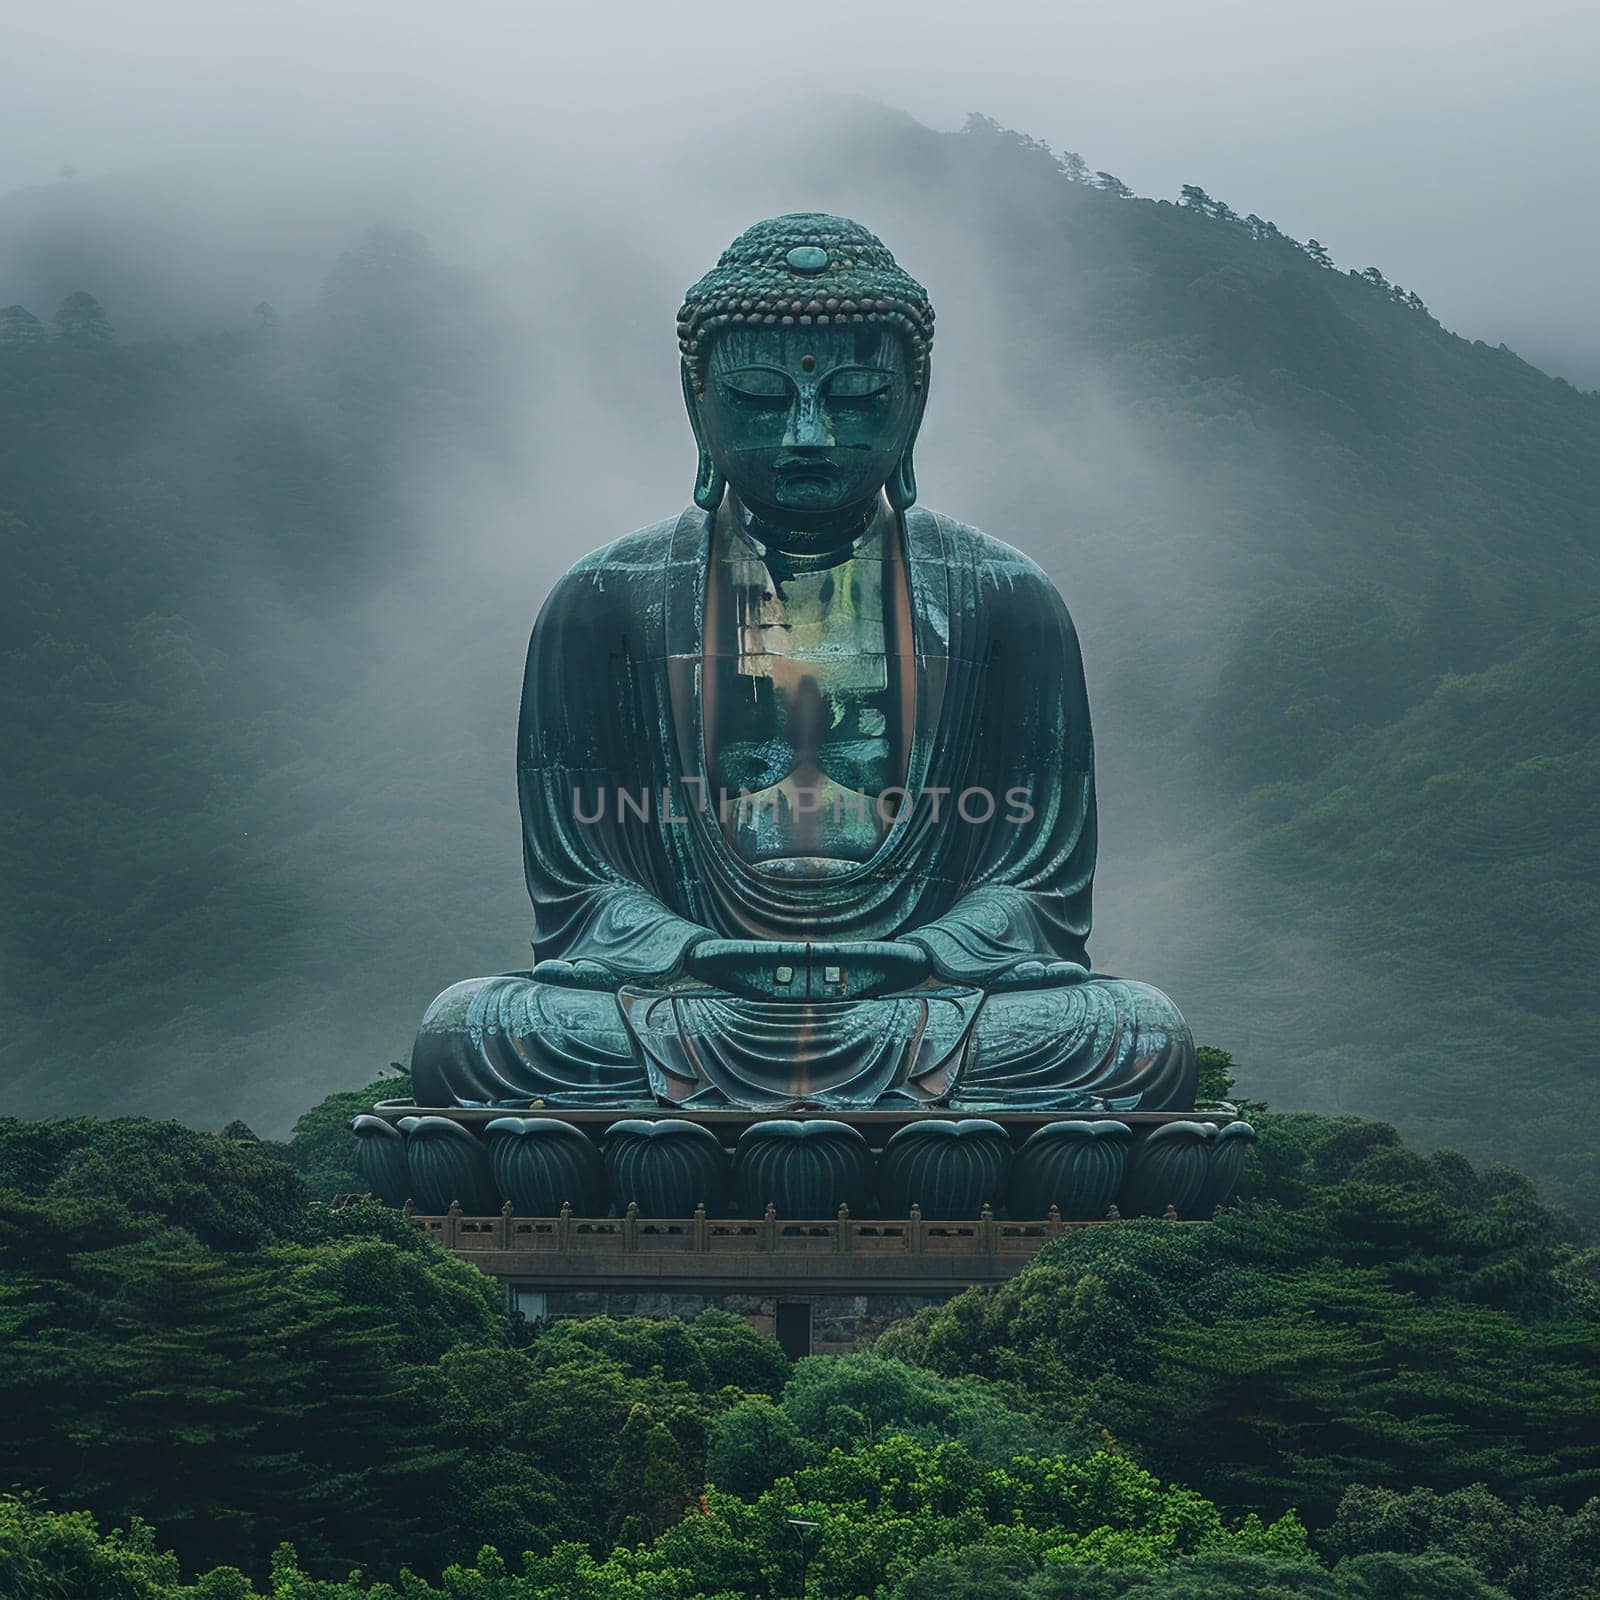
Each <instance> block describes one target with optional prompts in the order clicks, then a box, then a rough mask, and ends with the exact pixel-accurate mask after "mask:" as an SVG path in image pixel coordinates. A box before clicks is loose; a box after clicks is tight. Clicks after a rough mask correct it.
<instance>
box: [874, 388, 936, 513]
mask: <svg viewBox="0 0 1600 1600" xmlns="http://www.w3.org/2000/svg"><path fill="white" fill-rule="evenodd" d="M929 371H930V368H929V363H928V360H927V358H926V357H924V358H923V362H922V387H921V388H920V389H919V390H918V391H917V409H916V412H915V414H914V415H913V416H912V418H911V433H910V436H909V437H908V438H907V439H906V447H905V449H904V450H903V451H901V453H900V459H899V460H898V461H897V462H896V463H895V468H894V471H893V472H891V473H890V474H889V481H888V482H887V483H886V484H885V485H884V486H883V492H884V493H885V494H886V495H887V496H888V497H889V504H890V505H891V506H893V507H894V509H895V510H896V511H909V510H910V509H911V508H912V506H914V505H915V504H916V503H917V473H916V468H915V466H914V465H913V464H912V460H911V452H912V451H913V450H914V449H915V448H916V443H917V435H918V433H920V432H921V431H922V414H923V412H924V411H926V410H927V409H928V378H929Z"/></svg>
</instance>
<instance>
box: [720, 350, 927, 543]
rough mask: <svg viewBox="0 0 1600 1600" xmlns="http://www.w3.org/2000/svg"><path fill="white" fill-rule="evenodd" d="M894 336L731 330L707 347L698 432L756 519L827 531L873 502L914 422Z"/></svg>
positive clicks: (916, 401)
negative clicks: (830, 525)
mask: <svg viewBox="0 0 1600 1600" xmlns="http://www.w3.org/2000/svg"><path fill="white" fill-rule="evenodd" d="M920 401H921V394H920V392H919V391H917V390H916V389H914V388H913V387H912V384H911V376H910V370H909V366H908V363H907V353H906V348H905V345H904V343H903V342H902V340H901V339H900V337H899V335H898V334H896V333H895V332H894V331H893V330H892V329H886V328H881V327H875V326H873V325H871V324H861V325H859V326H846V327H840V328H832V327H830V328H802V327H798V326H797V327H790V328H784V327H773V328H748V329H745V328H734V329H729V330H728V331H727V332H725V333H722V334H720V335H719V336H718V337H717V339H716V341H715V342H714V344H713V345H712V347H711V352H710V360H709V366H708V371H707V374H706V387H705V392H704V395H703V396H701V397H700V400H699V411H700V428H701V432H702V435H703V438H704V442H705V446H706V448H707V449H708V450H709V451H710V453H711V458H712V460H713V461H714V462H715V463H716V466H717V469H718V471H720V472H721V473H722V475H723V476H724V477H725V478H726V479H727V480H728V482H729V484H730V485H731V486H732V488H733V490H734V492H735V493H736V494H737V495H738V496H739V498H740V499H741V500H742V501H743V502H744V503H745V504H746V505H747V506H748V507H749V508H750V509H751V510H752V511H754V512H755V513H756V514H757V515H758V516H762V517H764V518H767V519H770V520H774V521H777V522H780V523H787V524H790V525H792V526H798V527H808V526H809V527H824V526H826V525H827V523H828V522H829V521H830V520H831V519H832V518H835V517H837V516H839V515H840V514H841V513H846V514H848V513H850V512H852V511H854V510H857V509H859V508H860V507H861V506H863V505H865V504H868V503H870V502H871V501H872V500H873V499H874V498H875V497H876V496H877V494H878V491H879V490H880V489H882V488H883V486H884V484H885V482H887V480H888V478H889V475H890V474H891V473H892V472H893V471H894V469H895V466H896V465H897V463H898V462H899V460H900V458H901V456H902V455H904V454H905V452H906V450H907V449H908V448H909V447H910V445H911V442H912V440H913V438H914V436H915V434H916V430H917V424H918V422H919V421H920V420H921V405H920Z"/></svg>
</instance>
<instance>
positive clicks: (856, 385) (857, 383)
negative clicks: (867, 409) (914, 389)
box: [827, 367, 894, 400]
mask: <svg viewBox="0 0 1600 1600" xmlns="http://www.w3.org/2000/svg"><path fill="white" fill-rule="evenodd" d="M893 388H894V374H893V373H892V372H884V371H882V370H881V369H879V368H874V367H846V368H845V369H844V371H842V372H836V373H834V374H833V375H832V376H831V377H830V378H829V379H828V384H827V393H828V398H829V399H830V400H871V399H874V398H876V397H877V396H878V395H885V394H888V393H889V391H890V390H891V389H893Z"/></svg>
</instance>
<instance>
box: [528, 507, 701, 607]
mask: <svg viewBox="0 0 1600 1600" xmlns="http://www.w3.org/2000/svg"><path fill="white" fill-rule="evenodd" d="M683 521H684V514H680V515H678V516H676V517H666V518H663V520H662V521H660V522H652V523H651V524H650V525H649V526H648V527H645V528H635V529H634V531H633V532H632V533H625V534H623V536H622V537H621V538H620V539H613V540H612V541H611V543H610V544H603V545H601V546H600V548H599V549H598V550H591V551H590V552H589V553H588V555H586V556H582V557H580V558H579V559H578V560H577V561H575V562H573V564H572V565H571V566H570V567H568V568H567V570H566V571H565V572H564V573H562V575H561V576H560V577H559V578H558V579H556V581H555V583H554V584H553V585H552V587H551V589H550V593H549V595H548V596H547V597H546V599H545V602H544V605H543V607H542V608H541V610H540V612H539V625H540V626H541V627H545V628H549V627H551V626H554V625H555V624H557V623H558V622H559V623H562V624H572V623H576V624H578V625H585V624H587V623H589V622H592V621H595V620H598V619H600V618H602V617H605V616H607V615H608V614H614V615H616V616H618V617H622V616H625V615H627V613H628V612H629V609H630V606H631V603H632V601H633V598H634V597H635V595H636V594H637V593H638V591H639V590H640V588H641V587H644V586H647V585H648V584H649V583H650V581H651V580H652V579H655V580H657V581H659V579H660V578H661V577H662V575H663V574H664V573H665V571H666V568H667V565H668V563H669V561H670V559H671V555H672V548H673V542H674V538H675V536H676V534H677V531H678V529H679V526H680V524H681V523H682V522H683Z"/></svg>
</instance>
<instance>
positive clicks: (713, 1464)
mask: <svg viewBox="0 0 1600 1600" xmlns="http://www.w3.org/2000/svg"><path fill="white" fill-rule="evenodd" d="M344 1109H345V1108H343V1107H341V1106H340V1105H338V1104H337V1103H334V1104H330V1105H327V1106H322V1107H318V1108H316V1110H315V1111H314V1112H313V1113H310V1114H308V1116H307V1117H306V1118H304V1119H303V1120H302V1123H301V1126H300V1129H299V1131H297V1134H296V1137H295V1139H294V1140H293V1141H292V1142H291V1143H290V1144H288V1145H287V1146H282V1145H274V1144H270V1143H263V1142H261V1141H259V1140H256V1139H255V1138H254V1137H253V1135H251V1134H250V1133H249V1131H248V1130H247V1129H244V1128H243V1127H237V1128H235V1129H234V1130H232V1132H231V1133H230V1134H229V1135H227V1136H222V1135H216V1134H200V1133H195V1132H194V1131H192V1130H190V1129H186V1128H182V1127H179V1126H176V1125H174V1124H157V1123H148V1122H121V1123H118V1122H96V1121H94V1120H91V1119H79V1120H73V1121H56V1122H50V1123H24V1122H17V1121H13V1120H0V1332H3V1337H4V1345H5V1351H4V1354H5V1359H4V1361H3V1362H0V1482H4V1483H5V1484H6V1485H7V1486H8V1488H9V1490H10V1493H9V1494H8V1495H7V1496H5V1497H3V1498H0V1594H5V1595H6V1596H7V1597H8V1600H9V1597H13V1596H14V1597H16V1600H55V1597H58V1596H68V1595H70V1596H72V1597H73V1600H78V1597H79V1596H84V1597H87V1596H90V1595H106V1596H112V1595H114V1596H117V1597H118V1600H252V1597H254V1596H257V1595H263V1594H265V1595H271V1596H273V1597H274V1600H285V1597H294V1600H400V1597H401V1596H404V1600H445V1597H448V1600H647V1597H648V1600H735V1597H739V1600H744V1597H747V1596H755V1597H768V1600H782V1597H787V1596H790V1595H793V1594H796V1593H798V1592H799V1574H800V1548H799V1544H798V1541H797V1538H796V1534H795V1530H794V1528H793V1526H792V1525H791V1522H790V1520H789V1519H791V1518H799V1519H801V1520H803V1521H806V1522H809V1523H812V1524H814V1526H813V1527H812V1529H811V1531H810V1533H809V1534H808V1544H807V1549H806V1554H807V1558H808V1567H809V1572H808V1579H807V1591H806V1592H807V1593H808V1594H810V1595H812V1596H813V1597H816V1600H857V1597H861V1596H867V1597H871V1600H928V1597H930V1596H935V1597H942V1600H994V1597H996V1596H1000V1597H1003V1600H1109V1597H1112V1596H1129V1597H1139V1600H1213V1597H1214V1600H1285V1597H1288V1596H1303V1597H1307V1600H1586V1597H1588V1596H1590V1595H1592V1594H1593V1593H1594V1592H1595V1585H1596V1583H1597V1582H1600V1498H1596V1496H1597V1495H1600V1440H1597V1439H1596V1437H1595V1433H1594V1429H1593V1427H1592V1425H1591V1421H1592V1417H1593V1414H1594V1411H1595V1408H1596V1406H1597V1405H1600V1379H1597V1376H1596V1373H1597V1370H1600V1369H1597V1362H1596V1357H1597V1356H1600V1342H1597V1341H1600V1279H1597V1273H1596V1259H1595V1252H1594V1251H1593V1249H1587V1250H1585V1249H1583V1248H1580V1247H1579V1246H1577V1245H1575V1244H1574V1243H1573V1242H1572V1238H1573V1235H1572V1229H1571V1225H1570V1223H1569V1222H1568V1220H1567V1219H1565V1218H1563V1217H1562V1216H1561V1215H1559V1214H1557V1213H1554V1212H1552V1211H1551V1210H1550V1209H1549V1208H1547V1207H1546V1206H1544V1205H1543V1204H1541V1203H1540V1202H1539V1201H1538V1199H1537V1198H1536V1197H1535V1195H1534V1192H1533V1188H1532V1185H1531V1184H1530V1183H1529V1182H1528V1181H1527V1180H1526V1179H1525V1178H1523V1177H1522V1176H1520V1175H1519V1174H1516V1173H1513V1172H1511V1171H1509V1170H1507V1169H1504V1168H1500V1169H1491V1170H1486V1171H1482V1172H1478V1171H1474V1170H1473V1169H1472V1167H1471V1166H1470V1165H1469V1164H1468V1163H1466V1162H1465V1161H1464V1160H1462V1159H1461V1158H1460V1157H1459V1156H1455V1155H1450V1154H1444V1155H1433V1156H1425V1155H1422V1154H1420V1153H1418V1152H1417V1151H1415V1150H1412V1149H1410V1148H1408V1147H1406V1146H1405V1145H1404V1144H1403V1143H1402V1142H1401V1141H1400V1140H1399V1139H1398V1138H1397V1136H1396V1135H1395V1133H1394V1130H1393V1129H1391V1128H1388V1127H1385V1126H1383V1125H1381V1124H1376V1123H1371V1122H1362V1121H1359V1120H1357V1119H1324V1118H1319V1117H1315V1116H1308V1115H1296V1116H1273V1115H1270V1114H1268V1115H1266V1116H1264V1117H1263V1118H1262V1119H1261V1126H1262V1139H1261V1141H1260V1144H1259V1146H1258V1147H1257V1149H1256V1151H1255V1152H1254V1153H1253V1154H1252V1156H1251V1158H1250V1162H1249V1166H1248V1168H1247V1175H1246V1180H1245V1188H1246V1198H1245V1200H1244V1201H1243V1203H1242V1204H1241V1206H1240V1207H1239V1209H1237V1210H1236V1211H1234V1212H1231V1213H1229V1214H1226V1215H1224V1216H1222V1217H1220V1218H1218V1219H1217V1220H1216V1221H1214V1222H1210V1223H1204V1224H1195V1225H1190V1224H1180V1223H1176V1222H1164V1221H1146V1222H1112V1223H1108V1224H1106V1225H1104V1226H1099V1227H1092V1228H1088V1229H1085V1230H1083V1231H1081V1232H1078V1233H1075V1234H1072V1235H1069V1236H1067V1237H1066V1238H1064V1239H1062V1240H1060V1241H1058V1242H1057V1243H1055V1244H1053V1245H1051V1246H1050V1247H1049V1248H1048V1249H1047V1250H1046V1251H1045V1252H1044V1253H1043V1254H1042V1255H1041V1256H1040V1257H1039V1259H1038V1261H1037V1262H1036V1263H1035V1264H1034V1265H1032V1266H1030V1267H1029V1268H1027V1269H1026V1270H1025V1271H1024V1272H1023V1273H1022V1274H1021V1275H1020V1276H1019V1277H1017V1278H1015V1279H1014V1280H1012V1281H1011V1282H1010V1283H1008V1284H1006V1285H1004V1286H1002V1287H999V1288H994V1289H973V1290H969V1291H968V1292H966V1293H965V1294H962V1295H961V1296H959V1297H958V1298H957V1299H955V1300H953V1301H952V1302H950V1303H949V1304H948V1305H946V1306H944V1307H942V1308H939V1309H936V1310H931V1311H927V1312H924V1313H922V1314H920V1315H918V1316H917V1317H915V1318H913V1319H911V1320H910V1321H908V1322H906V1323H903V1324H901V1325H900V1326H899V1327H898V1328H896V1329H892V1330H891V1331H890V1332H889V1334H887V1335H886V1336H885V1337H884V1338H883V1339H882V1340H880V1341H879V1343H878V1345H877V1346H876V1347H875V1348H874V1349H872V1350H870V1351H866V1352H862V1353H860V1354H856V1355H851V1356H818V1357H811V1358H808V1359H806V1360H803V1361H801V1362H799V1363H797V1364H796V1365H795V1366H793V1367H790V1366H789V1364H788V1363H787V1362H786V1361H785V1360H784V1358H783V1356H782V1355H781V1353H780V1352H779V1350H778V1348H777V1346H776V1345H775V1344H773V1343H772V1342H771V1341H769V1340H767V1339H764V1338H762V1337H760V1336H758V1335H757V1334H755V1333H754V1332H753V1331H752V1330H751V1329H750V1328H749V1327H748V1326H746V1325H745V1324H744V1323H743V1322H742V1321H741V1320H739V1319H738V1318H736V1317H733V1316H730V1315H727V1314H725V1313H717V1312H708V1313H705V1314H703V1315H702V1316H701V1317H699V1318H698V1319H697V1320H696V1321H694V1322H693V1323H689V1324H685V1323H682V1322H679V1321H676V1320H675V1319H670V1318H669V1319H664V1320H661V1321H654V1322H652V1321H644V1320H636V1321H627V1320H623V1321H609V1320H606V1319H597V1320H595V1321H592V1322H567V1323H555V1324H552V1325H542V1326H539V1325H535V1326H530V1325H528V1324H525V1323H522V1322H521V1321H520V1320H514V1319H512V1318H510V1317H508V1316H507V1314H506V1313H505V1311H504V1310H503V1309H502V1306H501V1301H500V1294H499V1291H498V1290H497V1289H496V1288H495V1287H494V1286H493V1285H492V1283H491V1281H490V1280H489V1279H487V1278H485V1277H483V1276H482V1275H480V1274H479V1273H478V1272H477V1271H476V1269H475V1268H473V1267H470V1266H468V1265H466V1264H464V1263H462V1262H460V1261H457V1260H456V1259H454V1258H453V1257H452V1256H450V1255H448V1254H446V1253H445V1252H444V1251H443V1250H442V1249H441V1248H440V1247H438V1246H437V1245H435V1244H433V1243H432V1242H431V1241H429V1240H427V1239H425V1238H424V1237H423V1236H422V1234H420V1233H419V1232H418V1231H417V1230H416V1229H414V1228H413V1227H412V1225H411V1224H410V1223H409V1222H407V1221H406V1220H405V1219H404V1218H403V1217H402V1216H401V1215H400V1214H399V1213H398V1212H395V1211H392V1210H386V1209H384V1208H382V1207H379V1206H376V1205H373V1204H371V1203H362V1204H357V1205H354V1206H348V1207H345V1208H342V1209H339V1210H332V1209H329V1208H328V1207H327V1206H325V1205H322V1204H318V1203H315V1202H314V1201H308V1193H309V1194H311V1195H314V1194H316V1193H318V1192H319V1191H320V1189H321V1187H322V1185H323V1184H324V1183H326V1182H327V1181H328V1180H329V1179H332V1180H333V1181H334V1182H337V1183H338V1184H339V1185H340V1186H341V1187H344V1186H346V1185H348V1184H349V1182H350V1181H351V1179H350V1176H349V1171H348V1169H346V1171H345V1172H344V1173H343V1174H337V1173H335V1172H334V1170H333V1167H332V1166H331V1165H330V1161H331V1160H332V1159H334V1158H335V1144H334V1142H333V1141H332V1140H331V1138H330V1134H331V1133H332V1131H333V1130H335V1129H338V1128H340V1127H341V1125H342V1122H343V1114H344ZM349 1143H350V1141H349V1139H348V1137H347V1136H345V1137H343V1138H342V1139H341V1140H340V1141H338V1147H339V1148H342V1149H343V1151H344V1152H345V1156H346V1159H348V1149H349ZM302 1172H305V1173H306V1174H308V1176H309V1178H310V1180H311V1181H310V1184H309V1188H308V1185H307V1184H305V1183H303V1182H302V1178H301V1176H300V1174H301V1173H302ZM353 1568H359V1571H357V1572H356V1573H355V1574H354V1575H352V1569H353ZM401 1569H410V1572H411V1574H413V1575H412V1576H402V1575H401Z"/></svg>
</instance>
